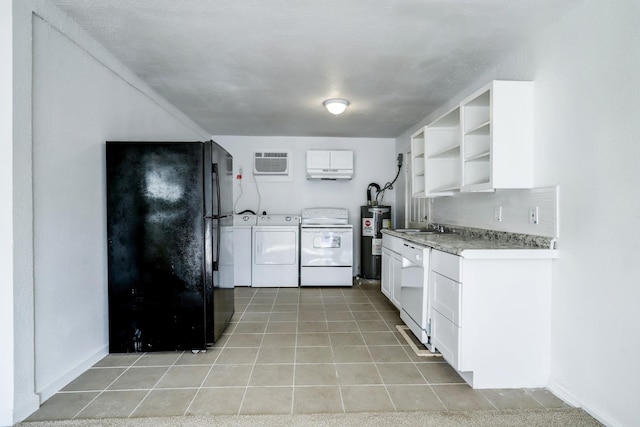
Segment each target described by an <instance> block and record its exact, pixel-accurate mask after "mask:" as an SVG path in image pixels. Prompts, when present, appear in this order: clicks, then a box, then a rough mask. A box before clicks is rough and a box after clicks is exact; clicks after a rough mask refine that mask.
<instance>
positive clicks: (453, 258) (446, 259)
mask: <svg viewBox="0 0 640 427" xmlns="http://www.w3.org/2000/svg"><path fill="white" fill-rule="evenodd" d="M431 269H432V270H433V271H435V272H436V273H440V274H442V275H443V276H445V277H448V278H450V279H453V280H455V281H456V282H460V281H461V280H460V278H461V277H462V258H460V257H459V256H457V255H452V254H448V253H446V252H442V251H437V250H433V251H431Z"/></svg>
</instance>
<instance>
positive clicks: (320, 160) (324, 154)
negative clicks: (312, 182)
mask: <svg viewBox="0 0 640 427" xmlns="http://www.w3.org/2000/svg"><path fill="white" fill-rule="evenodd" d="M330 167H331V151H328V150H308V151H307V169H329V168H330Z"/></svg>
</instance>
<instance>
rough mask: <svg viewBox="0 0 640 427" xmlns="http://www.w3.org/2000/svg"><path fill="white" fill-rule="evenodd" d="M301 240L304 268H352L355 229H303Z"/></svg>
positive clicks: (301, 257) (301, 261) (301, 260)
mask: <svg viewBox="0 0 640 427" xmlns="http://www.w3.org/2000/svg"><path fill="white" fill-rule="evenodd" d="M301 233H302V236H301V238H300V240H301V243H300V250H301V255H300V264H301V265H302V266H313V267H325V266H350V265H352V263H353V229H352V228H351V227H348V228H322V227H318V228H313V227H303V228H302V230H301Z"/></svg>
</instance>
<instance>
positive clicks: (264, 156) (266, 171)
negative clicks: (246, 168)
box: [253, 151, 290, 175]
mask: <svg viewBox="0 0 640 427" xmlns="http://www.w3.org/2000/svg"><path fill="white" fill-rule="evenodd" d="M289 156H290V153H289V152H286V151H256V152H254V153H253V174H254V175H288V174H289Z"/></svg>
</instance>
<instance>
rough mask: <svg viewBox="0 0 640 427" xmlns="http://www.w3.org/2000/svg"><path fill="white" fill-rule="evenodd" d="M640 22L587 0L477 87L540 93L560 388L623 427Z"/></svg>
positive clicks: (634, 308)
mask: <svg viewBox="0 0 640 427" xmlns="http://www.w3.org/2000/svg"><path fill="white" fill-rule="evenodd" d="M638 22H640V7H639V6H638V2H637V1H635V0H618V1H615V2H604V1H600V0H586V1H584V2H582V3H580V4H579V5H578V6H577V7H575V8H574V9H572V10H571V11H570V12H569V13H568V14H567V15H566V16H564V17H563V18H562V19H561V20H560V21H558V22H557V23H555V24H554V25H552V26H551V27H549V28H548V29H547V30H546V31H545V32H543V33H542V34H540V35H539V36H538V37H537V38H535V39H534V40H532V42H531V44H530V45H528V46H525V47H523V48H522V49H520V50H519V51H517V52H515V53H514V54H513V55H512V56H510V57H509V58H507V59H505V61H504V62H502V63H501V64H499V65H498V66H497V67H496V68H495V69H494V70H492V71H491V72H490V73H488V74H487V75H485V76H482V77H481V78H479V79H478V80H477V81H476V84H474V85H473V87H471V88H469V89H470V91H471V90H474V89H476V88H479V87H480V86H482V85H483V84H484V83H486V82H488V81H489V80H491V79H514V80H518V79H525V80H529V79H530V80H533V81H534V82H535V99H536V107H535V141H536V147H535V159H534V160H535V184H536V186H539V187H541V186H549V185H556V184H557V185H559V187H560V198H559V199H560V202H559V218H560V219H559V222H560V223H559V229H560V232H559V234H560V236H559V237H560V239H559V250H560V257H559V259H558V260H556V261H555V262H554V281H553V298H552V299H553V307H552V356H551V358H552V361H551V363H552V366H551V368H552V372H551V380H550V383H549V387H550V389H551V390H552V391H553V392H555V393H556V394H558V395H559V396H560V397H562V398H564V399H567V400H568V401H569V402H571V403H574V404H577V405H580V406H583V407H584V408H585V409H586V410H587V411H588V412H590V413H591V414H592V415H594V416H596V417H597V418H598V419H600V420H601V421H603V422H604V423H606V424H608V425H615V426H630V425H637V424H638V420H640V385H639V383H638V378H640V364H638V362H637V360H638V354H640V332H639V329H638V325H640V286H638V277H640V264H639V263H638V262H637V254H638V253H639V251H640V232H639V231H638V224H639V223H640V221H639V220H640V216H639V214H638V206H640V192H638V190H637V188H636V186H637V184H638V183H640V168H639V167H638V164H637V162H638V160H639V159H640V144H638V135H640V74H639V73H638V69H639V68H640V26H638ZM446 108H448V107H445V108H443V110H445V109H446ZM411 132H412V130H409V131H408V132H407V133H406V134H404V135H403V137H402V138H400V139H399V145H400V146H406V144H407V141H408V135H410V133H411ZM467 197H470V196H465V195H460V196H458V197H456V203H457V204H458V207H459V208H460V211H464V210H465V209H466V208H467V207H468V206H467V205H468V203H467ZM487 200H488V202H487V207H488V208H490V207H491V205H490V202H489V199H487ZM439 203H440V202H439V201H436V202H435V203H434V206H432V208H433V209H436V210H437V209H438V204H439ZM447 203H450V201H449V202H447ZM532 345H535V343H532Z"/></svg>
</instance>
